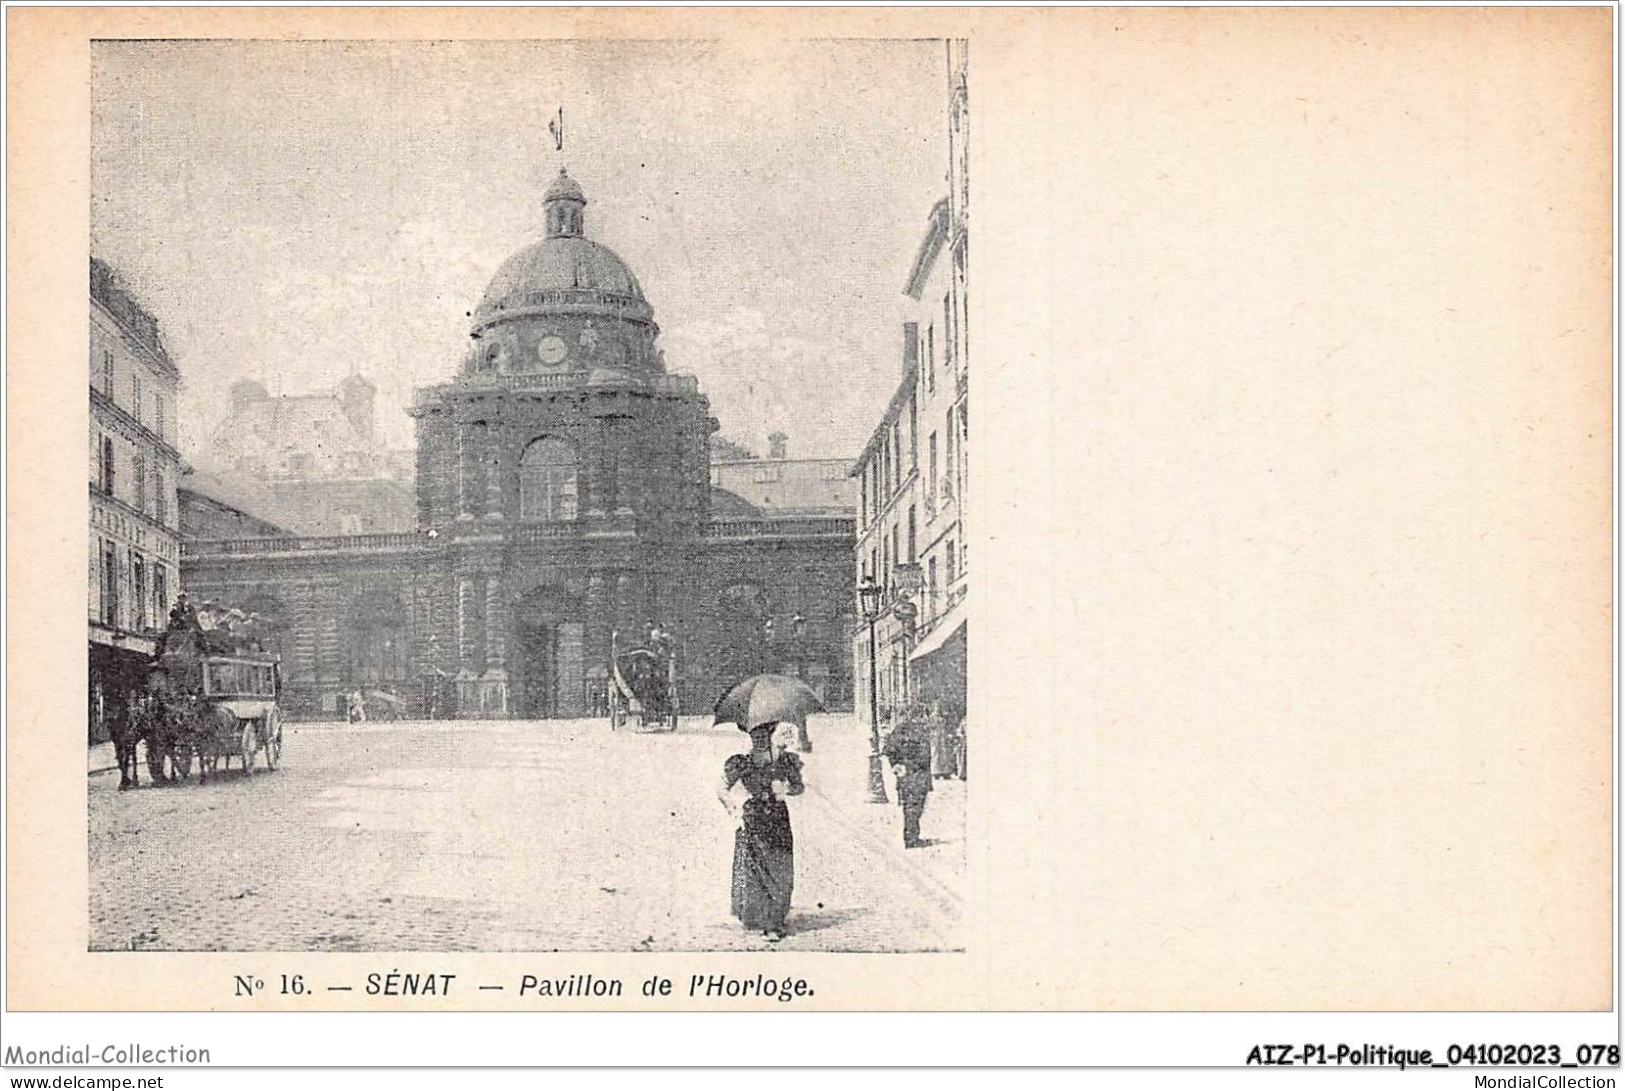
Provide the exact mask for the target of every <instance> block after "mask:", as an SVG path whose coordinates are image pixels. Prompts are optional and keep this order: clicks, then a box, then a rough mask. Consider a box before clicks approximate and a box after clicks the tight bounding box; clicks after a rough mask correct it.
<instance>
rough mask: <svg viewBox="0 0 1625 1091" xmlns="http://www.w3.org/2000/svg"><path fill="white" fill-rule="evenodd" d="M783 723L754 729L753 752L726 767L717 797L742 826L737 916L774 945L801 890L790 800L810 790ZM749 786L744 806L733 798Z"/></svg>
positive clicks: (737, 849) (737, 847)
mask: <svg viewBox="0 0 1625 1091" xmlns="http://www.w3.org/2000/svg"><path fill="white" fill-rule="evenodd" d="M779 726H780V725H778V724H776V723H774V724H761V725H759V726H757V727H753V728H751V729H750V744H751V746H750V751H749V753H745V754H735V755H734V756H733V757H731V758H729V759H728V760H727V762H726V763H724V765H723V770H722V784H721V786H720V787H719V788H718V790H717V798H718V799H720V800H721V801H722V805H723V806H724V807H725V808H727V810H728V813H729V814H730V815H731V816H733V818H734V819H735V820H736V821H737V822H738V823H739V828H738V829H737V830H735V831H734V862H733V898H732V909H733V915H734V916H735V917H737V918H739V922H740V923H741V924H743V925H744V926H745V927H746V928H749V929H760V930H761V932H762V934H763V935H764V936H766V937H767V938H768V940H770V941H771V942H775V943H776V942H778V941H779V940H781V939H783V938H784V920H785V917H786V916H788V915H789V912H790V895H791V892H792V891H793V890H794V888H795V877H796V861H795V838H794V836H793V835H792V833H791V830H790V808H789V807H788V806H787V805H786V804H785V800H786V799H788V798H789V797H790V796H796V795H800V794H801V793H802V791H803V790H804V787H805V786H804V785H803V783H802V779H801V759H800V758H798V757H797V756H796V755H794V754H791V753H786V752H785V748H784V743H783V736H782V733H781V732H780V731H779ZM736 784H742V785H744V788H745V791H746V793H747V796H746V798H745V800H744V802H743V803H741V804H735V802H734V800H733V789H734V785H736Z"/></svg>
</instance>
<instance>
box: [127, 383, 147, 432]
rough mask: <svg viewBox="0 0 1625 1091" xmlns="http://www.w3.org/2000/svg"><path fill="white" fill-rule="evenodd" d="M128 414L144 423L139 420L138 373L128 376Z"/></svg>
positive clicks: (139, 389) (139, 391)
mask: <svg viewBox="0 0 1625 1091" xmlns="http://www.w3.org/2000/svg"><path fill="white" fill-rule="evenodd" d="M130 415H131V416H133V417H135V419H136V420H137V421H140V422H141V423H142V424H145V423H146V422H145V421H143V420H141V376H140V375H139V374H136V375H131V376H130Z"/></svg>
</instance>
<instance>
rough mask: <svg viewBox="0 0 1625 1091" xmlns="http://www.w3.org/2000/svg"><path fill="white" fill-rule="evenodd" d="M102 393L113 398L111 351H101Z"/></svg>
mask: <svg viewBox="0 0 1625 1091" xmlns="http://www.w3.org/2000/svg"><path fill="white" fill-rule="evenodd" d="M102 393H103V394H105V395H107V396H108V397H109V398H111V397H112V396H113V350H112V349H102Z"/></svg>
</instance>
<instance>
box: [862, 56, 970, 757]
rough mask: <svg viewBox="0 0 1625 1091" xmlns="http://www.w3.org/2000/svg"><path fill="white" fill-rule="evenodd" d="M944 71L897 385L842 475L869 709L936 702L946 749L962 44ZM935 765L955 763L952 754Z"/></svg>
mask: <svg viewBox="0 0 1625 1091" xmlns="http://www.w3.org/2000/svg"><path fill="white" fill-rule="evenodd" d="M948 74H949V102H950V109H949V119H950V129H949V172H948V177H949V185H950V189H949V196H948V197H947V198H945V199H943V200H941V201H939V202H937V204H936V206H935V207H933V208H932V210H931V214H930V216H929V217H928V218H927V222H926V232H925V237H924V238H923V239H922V240H921V242H920V246H919V249H918V250H917V251H916V253H915V256H914V262H913V265H912V266H911V267H910V270H909V275H908V280H907V282H906V283H905V285H904V288H903V295H904V298H905V307H906V310H907V311H908V318H907V320H906V321H905V322H904V325H903V342H902V344H903V351H902V360H903V369H902V377H901V381H900V382H899V384H898V387H897V390H896V393H894V394H893V395H892V398H891V401H890V403H889V404H888V405H887V407H886V410H885V412H884V413H883V414H882V415H881V419H880V423H879V425H878V426H877V427H876V428H875V431H874V433H873V435H872V436H871V438H870V440H869V442H868V444H867V445H866V446H865V447H864V451H863V453H862V455H860V456H859V458H858V460H857V462H856V464H855V465H854V466H853V468H852V471H851V472H852V474H853V476H855V477H856V478H857V479H858V484H859V488H858V494H859V499H858V541H857V553H856V557H855V566H854V567H855V571H856V577H857V579H858V581H859V582H860V583H861V582H862V581H863V580H865V579H870V580H873V581H874V582H875V583H876V584H877V585H879V586H880V587H881V588H882V589H883V595H882V610H881V614H880V617H879V618H878V619H877V621H876V623H875V628H876V632H875V636H876V641H875V644H876V651H877V655H876V660H877V662H876V672H875V677H874V681H873V690H874V691H875V694H876V698H877V700H878V706H877V708H876V710H875V711H876V712H878V716H879V718H880V719H885V718H886V716H887V715H888V714H889V712H890V711H891V710H892V709H893V708H895V707H897V706H898V705H900V704H902V703H903V702H905V701H923V702H925V703H929V704H933V705H935V706H936V707H937V708H938V710H939V713H940V716H939V719H940V722H941V723H942V725H943V730H942V731H941V732H939V736H940V741H941V743H942V746H943V747H945V748H946V747H955V746H958V745H959V744H958V743H957V742H956V741H955V740H956V739H958V738H962V735H961V733H960V731H959V730H958V728H959V726H960V725H961V724H962V723H963V719H964V716H965V710H966V700H965V674H966V655H965V653H966V626H965V614H966V605H965V598H966V592H967V589H968V586H969V583H968V570H969V563H968V562H969V557H968V556H967V553H966V548H965V546H966V536H965V521H964V511H965V507H966V487H967V484H968V474H967V466H968V458H967V439H968V435H969V422H968V386H969V384H968V375H969V337H968V325H969V323H968V321H967V308H966V292H965V285H966V254H967V243H968V240H967V237H966V224H967V205H968V197H969V187H968V183H967V181H966V178H965V168H966V162H967V161H966V152H965V147H966V140H967V137H968V131H969V130H968V127H969V116H968V107H967V103H966V89H965V44H964V43H963V42H950V43H949V44H948ZM852 654H853V667H854V675H853V676H854V679H855V680H856V684H855V687H854V689H855V698H856V701H857V704H858V707H859V710H860V712H861V713H862V714H863V715H864V716H868V715H871V714H873V713H872V712H871V708H870V704H869V700H870V692H871V683H870V673H869V672H870V667H869V659H870V642H869V632H868V629H867V627H861V628H860V629H859V630H858V631H857V632H856V633H855V634H854V637H853V646H852ZM939 761H940V762H942V763H943V764H948V765H952V766H954V767H957V768H958V769H959V770H960V771H963V758H962V753H961V754H956V755H952V756H951V757H950V756H948V755H943V756H941V757H939ZM939 767H940V765H939Z"/></svg>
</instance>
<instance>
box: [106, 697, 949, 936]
mask: <svg viewBox="0 0 1625 1091" xmlns="http://www.w3.org/2000/svg"><path fill="white" fill-rule="evenodd" d="M708 720H709V718H708V717H707V718H705V719H699V718H695V719H692V720H685V721H684V723H683V725H682V728H681V729H680V730H679V731H678V732H676V733H674V734H669V735H662V734H638V733H633V732H627V731H623V732H618V733H612V732H611V731H610V729H609V727H608V724H607V722H606V721H603V720H594V721H586V720H582V721H545V722H516V721H504V722H493V723H472V722H445V723H414V724H388V725H385V724H366V725H356V726H345V725H337V724H304V725H300V724H289V725H287V733H288V734H287V742H286V745H285V748H284V753H283V765H282V767H281V768H279V769H278V770H277V771H276V772H275V773H269V774H267V773H266V772H265V771H264V765H263V764H261V765H259V766H258V769H257V771H256V772H255V774H254V775H253V776H252V777H250V778H246V779H245V778H244V777H243V775H242V774H241V773H240V772H238V771H237V770H235V769H233V771H232V772H230V773H228V774H225V775H223V776H221V777H220V778H219V779H218V780H211V781H210V782H209V783H208V784H207V785H203V786H199V785H197V784H196V783H195V782H194V783H188V784H185V785H182V786H179V787H166V788H157V789H154V788H150V787H146V786H143V787H142V788H141V789H140V790H139V791H128V792H119V791H118V790H117V785H118V777H117V774H116V773H112V774H109V773H93V774H92V775H91V776H90V778H89V794H90V798H89V807H90V831H89V832H90V934H91V946H92V948H93V949H95V950H132V949H162V950H235V951H249V950H279V951H306V950H310V951H329V950H336V951H367V950H399V951H407V950H414V951H454V950H458V951H460V950H479V951H503V950H523V951H551V950H561V951H628V950H651V951H692V950H749V949H756V948H759V947H765V946H767V943H766V941H765V940H763V939H761V938H760V937H759V936H757V935H754V934H750V933H746V932H745V931H744V930H743V929H742V928H741V927H740V925H739V924H738V922H737V921H735V920H734V919H733V918H732V917H731V916H730V915H729V912H728V904H729V872H730V867H731V862H732V829H733V827H732V825H731V823H730V820H729V819H728V816H727V815H726V814H725V813H724V812H723V811H722V808H721V807H720V806H719V805H718V803H717V801H716V798H715V791H716V787H717V784H718V781H719V779H720V776H721V770H722V764H723V761H724V760H725V759H726V757H727V756H728V755H729V754H731V753H734V752H736V751H737V750H739V749H740V748H741V746H742V744H743V743H744V737H743V735H742V734H741V733H740V732H738V731H737V730H735V729H733V728H732V727H728V726H721V727H713V726H711V725H710V724H709V722H708ZM810 730H811V734H812V737H813V742H814V748H815V749H814V752H813V753H811V754H807V755H805V756H804V757H805V761H806V768H807V784H808V788H807V792H806V794H805V795H803V796H801V797H799V798H798V799H795V800H792V802H791V808H792V811H791V813H792V822H793V825H794V828H795V837H796V887H795V897H794V901H793V907H792V910H791V914H790V919H789V927H790V930H791V934H790V936H789V937H788V938H787V939H786V940H785V941H784V942H783V943H782V944H780V945H779V946H782V947H784V948H788V949H792V950H794V949H800V950H832V951H887V950H901V951H926V950H945V949H954V948H957V947H959V946H960V945H961V939H960V933H959V928H960V913H961V908H960V907H961V899H962V891H963V883H964V866H965V865H964V855H965V854H964V813H965V808H964V792H965V786H964V784H963V783H962V782H959V781H948V780H939V781H937V782H936V784H937V791H936V792H934V793H933V797H932V800H931V803H930V806H929V807H928V808H927V811H926V815H925V821H924V825H923V833H924V836H925V837H926V839H927V840H928V842H929V844H928V845H926V846H925V847H923V848H917V849H912V850H906V851H905V850H904V849H903V847H902V838H901V832H900V829H901V826H900V821H901V820H900V816H899V809H898V807H897V805H896V804H895V803H892V804H889V805H887V806H879V805H875V804H870V803H867V802H865V798H864V786H865V777H866V771H867V765H866V759H865V755H866V754H867V751H868V735H867V730H866V728H864V727H863V726H861V725H859V724H857V723H855V722H854V721H853V720H852V719H851V718H850V717H847V716H822V717H815V718H814V720H813V721H812V723H811V724H810ZM95 764H96V763H95V762H94V761H93V762H92V765H95ZM142 780H143V785H145V782H146V767H145V764H144V763H143V765H142ZM888 788H889V784H888ZM893 798H895V796H894V797H893Z"/></svg>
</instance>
